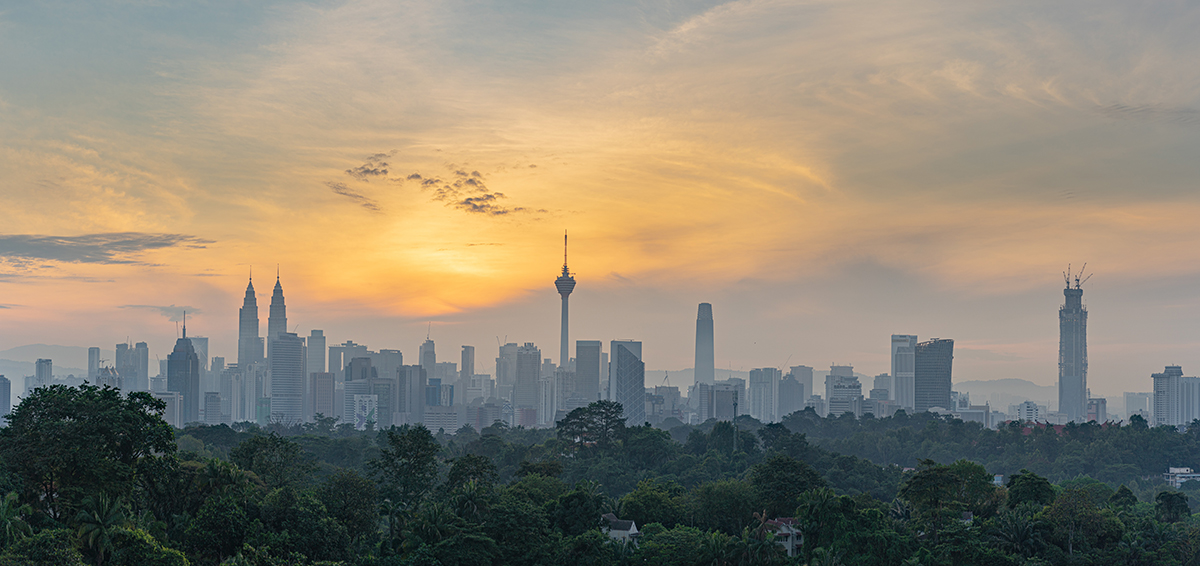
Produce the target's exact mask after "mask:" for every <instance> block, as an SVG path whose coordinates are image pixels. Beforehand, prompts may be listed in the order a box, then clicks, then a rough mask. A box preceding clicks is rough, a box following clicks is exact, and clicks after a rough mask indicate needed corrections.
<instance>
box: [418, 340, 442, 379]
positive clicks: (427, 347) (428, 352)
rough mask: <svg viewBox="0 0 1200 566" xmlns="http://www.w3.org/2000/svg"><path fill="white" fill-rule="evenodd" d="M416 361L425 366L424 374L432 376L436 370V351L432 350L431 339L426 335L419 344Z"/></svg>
mask: <svg viewBox="0 0 1200 566" xmlns="http://www.w3.org/2000/svg"><path fill="white" fill-rule="evenodd" d="M417 361H418V363H420V364H421V367H423V368H425V375H428V376H433V375H434V372H436V371H437V352H436V351H435V350H434V346H433V340H430V339H429V337H428V336H426V337H425V342H423V343H422V344H421V348H420V349H419V351H418V357H417Z"/></svg>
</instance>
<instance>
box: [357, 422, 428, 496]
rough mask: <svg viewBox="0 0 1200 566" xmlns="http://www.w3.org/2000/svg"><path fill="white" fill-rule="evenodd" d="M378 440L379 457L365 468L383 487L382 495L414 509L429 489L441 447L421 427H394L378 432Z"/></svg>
mask: <svg viewBox="0 0 1200 566" xmlns="http://www.w3.org/2000/svg"><path fill="white" fill-rule="evenodd" d="M380 439H381V440H382V444H383V446H382V447H381V449H380V453H379V457H378V458H377V459H375V460H372V461H371V462H370V463H369V467H370V469H371V470H372V471H373V472H374V474H375V476H376V477H377V478H378V479H379V480H380V483H381V484H382V485H383V494H384V495H385V496H386V497H388V498H390V499H392V500H393V501H396V502H399V503H402V504H405V505H410V506H415V505H416V503H417V500H418V499H420V498H421V497H422V496H424V495H425V494H426V493H427V492H429V490H431V489H433V484H434V481H435V480H436V479H437V473H438V463H437V456H438V453H439V452H440V451H441V447H440V446H439V445H438V443H437V441H436V440H434V439H433V434H431V433H430V432H429V429H427V428H425V425H416V426H410V425H404V426H401V427H394V428H392V429H390V430H385V431H383V432H381V433H380Z"/></svg>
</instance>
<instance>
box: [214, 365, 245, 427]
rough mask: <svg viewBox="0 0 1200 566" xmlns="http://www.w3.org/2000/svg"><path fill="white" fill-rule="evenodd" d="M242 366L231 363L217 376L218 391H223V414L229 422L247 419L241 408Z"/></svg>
mask: <svg viewBox="0 0 1200 566" xmlns="http://www.w3.org/2000/svg"><path fill="white" fill-rule="evenodd" d="M241 385H242V368H239V367H238V365H237V364H229V365H227V366H224V367H222V368H221V375H220V376H219V377H218V378H217V388H218V389H217V391H219V392H220V393H221V414H222V415H225V418H226V419H227V422H231V423H233V422H239V421H242V420H245V414H244V411H242V410H240V407H241V406H240V405H239V403H241V400H242V388H241Z"/></svg>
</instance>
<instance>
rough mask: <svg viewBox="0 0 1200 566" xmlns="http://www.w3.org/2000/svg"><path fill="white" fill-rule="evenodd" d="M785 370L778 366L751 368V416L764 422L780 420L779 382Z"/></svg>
mask: <svg viewBox="0 0 1200 566" xmlns="http://www.w3.org/2000/svg"><path fill="white" fill-rule="evenodd" d="M782 379H783V372H781V371H780V370H778V369H776V368H758V369H752V370H750V399H749V401H750V416H752V417H754V418H756V419H758V420H759V421H762V422H764V423H773V422H778V421H779V420H780V419H779V417H780V415H779V382H780V380H782Z"/></svg>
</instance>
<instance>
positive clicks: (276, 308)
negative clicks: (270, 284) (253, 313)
mask: <svg viewBox="0 0 1200 566" xmlns="http://www.w3.org/2000/svg"><path fill="white" fill-rule="evenodd" d="M284 332H287V305H286V304H285V303H284V300H283V285H282V284H281V283H280V282H279V275H278V274H276V275H275V289H274V290H272V292H271V306H270V308H269V310H268V312H267V339H268V340H270V338H271V337H272V336H274V335H276V334H281V333H284ZM267 352H268V354H267V355H270V348H268V349H267Z"/></svg>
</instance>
